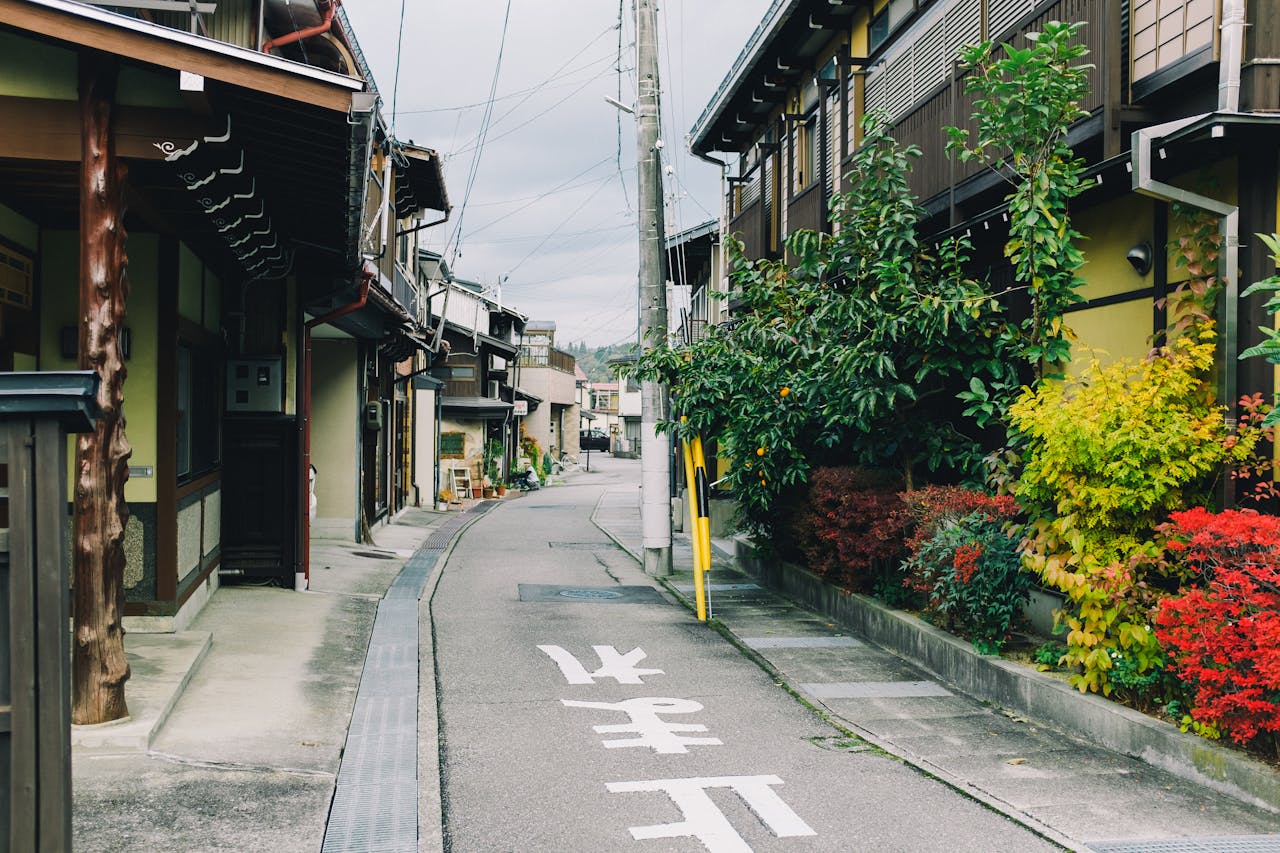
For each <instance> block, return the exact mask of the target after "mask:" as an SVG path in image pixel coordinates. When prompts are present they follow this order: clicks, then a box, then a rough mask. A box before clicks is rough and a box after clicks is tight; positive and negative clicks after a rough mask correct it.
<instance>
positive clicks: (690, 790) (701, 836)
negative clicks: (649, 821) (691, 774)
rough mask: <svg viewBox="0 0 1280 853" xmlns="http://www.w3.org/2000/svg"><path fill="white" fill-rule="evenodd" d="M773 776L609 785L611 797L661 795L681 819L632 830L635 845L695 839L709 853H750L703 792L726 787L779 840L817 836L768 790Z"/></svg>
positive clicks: (776, 780)
mask: <svg viewBox="0 0 1280 853" xmlns="http://www.w3.org/2000/svg"><path fill="white" fill-rule="evenodd" d="M781 784H782V780H781V779H779V778H778V777H777V776H709V777H703V778H694V779H655V780H652V781H648V782H610V783H609V784H608V789H609V791H610V792H611V793H614V794H623V793H638V792H646V791H663V792H665V793H666V794H667V796H669V797H670V798H671V800H672V802H674V803H675V804H676V806H677V807H678V808H679V809H680V813H681V814H683V815H684V818H685V819H684V820H683V821H681V822H680V823H661V824H656V825H654V826H633V827H631V828H630V831H631V837H632V838H634V839H635V840H637V841H643V840H647V839H653V838H696V839H698V840H699V841H701V842H702V844H703V846H704V847H706V848H707V850H709V851H711V853H751V848H750V847H749V846H748V845H747V843H746V842H745V841H743V840H742V836H741V835H739V834H738V833H737V831H736V830H735V829H734V828H733V825H732V824H730V823H729V819H728V818H726V817H725V816H724V812H722V811H720V809H719V807H717V806H716V804H715V802H714V801H712V799H711V797H709V796H707V791H706V789H707V788H730V789H732V790H733V791H734V792H735V793H736V794H737V795H738V796H739V797H741V798H742V800H743V802H745V803H746V804H747V806H748V807H750V809H751V811H753V812H754V813H755V815H756V817H758V818H760V821H761V822H762V823H763V824H764V825H765V826H766V827H768V828H769V831H770V832H772V833H773V834H774V835H776V836H777V837H779V838H796V837H799V836H806V835H817V833H816V832H814V831H813V829H811V828H810V827H809V825H808V824H807V823H805V822H804V821H803V820H801V819H800V816H799V815H797V814H796V813H795V812H793V811H792V810H791V807H790V806H788V805H787V804H786V803H784V802H783V801H782V798H781V797H779V796H778V795H777V793H776V792H774V790H773V789H772V788H771V787H769V786H770V785H781Z"/></svg>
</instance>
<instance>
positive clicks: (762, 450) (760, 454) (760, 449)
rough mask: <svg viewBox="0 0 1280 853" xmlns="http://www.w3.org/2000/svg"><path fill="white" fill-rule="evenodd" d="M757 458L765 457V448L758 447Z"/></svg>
mask: <svg viewBox="0 0 1280 853" xmlns="http://www.w3.org/2000/svg"><path fill="white" fill-rule="evenodd" d="M756 456H764V448H763V447H758V448H756Z"/></svg>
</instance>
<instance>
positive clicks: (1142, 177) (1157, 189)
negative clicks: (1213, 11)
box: [1130, 0, 1244, 506]
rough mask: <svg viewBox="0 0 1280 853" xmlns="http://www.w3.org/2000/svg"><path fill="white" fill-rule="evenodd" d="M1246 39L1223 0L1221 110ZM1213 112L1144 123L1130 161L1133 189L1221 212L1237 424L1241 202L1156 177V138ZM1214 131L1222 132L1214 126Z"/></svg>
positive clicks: (1232, 107)
mask: <svg viewBox="0 0 1280 853" xmlns="http://www.w3.org/2000/svg"><path fill="white" fill-rule="evenodd" d="M1243 43H1244V2H1243V0H1223V3H1222V48H1221V55H1220V58H1219V67H1218V112H1219V113H1238V112H1239V111H1240V62H1241V56H1242V53H1243ZM1210 115H1213V114H1212V113H1207V114H1204V115H1197V116H1190V117H1188V118H1182V119H1177V120H1175V121H1171V122H1166V123H1164V124H1158V125H1153V126H1152V127H1147V128H1143V129H1142V130H1138V131H1136V132H1135V133H1134V134H1133V141H1132V150H1131V152H1130V162H1131V164H1132V167H1133V189H1134V190H1135V191H1136V192H1139V193H1141V194H1143V195H1146V196H1150V197H1151V198H1155V199H1159V200H1160V201H1172V202H1179V203H1182V204H1187V205H1191V206H1193V207H1198V208H1200V209H1201V210H1205V211H1208V212H1210V213H1213V214H1216V215H1217V216H1218V218H1219V230H1220V233H1221V235H1222V259H1221V263H1220V266H1221V268H1222V270H1223V273H1224V278H1225V287H1224V293H1223V302H1224V307H1223V318H1222V333H1221V337H1220V340H1221V341H1222V353H1221V354H1222V373H1221V376H1220V378H1219V386H1218V387H1219V388H1220V389H1221V391H1220V397H1221V400H1222V403H1223V404H1224V405H1225V406H1226V407H1227V422H1228V424H1229V425H1231V426H1234V424H1235V420H1236V419H1235V406H1236V401H1237V399H1238V398H1239V392H1238V390H1237V387H1236V385H1237V377H1236V362H1237V361H1238V360H1239V359H1238V356H1239V349H1240V341H1239V325H1240V318H1239V303H1240V208H1239V207H1238V206H1236V205H1232V204H1227V203H1226V202H1224V201H1219V200H1218V199H1214V198H1209V197H1208V196H1204V195H1200V194H1198V193H1193V192H1190V191H1188V190H1184V189H1182V188H1181V187H1175V186H1173V185H1172V184H1166V183H1163V182H1161V181H1157V180H1155V179H1154V178H1153V177H1152V175H1151V143H1152V140H1155V139H1162V138H1164V137H1166V136H1169V135H1170V134H1172V133H1175V132H1176V131H1178V130H1180V129H1182V128H1184V127H1186V126H1188V125H1191V124H1194V123H1196V122H1198V121H1202V120H1203V119H1205V118H1208V117H1209V116H1210ZM1213 133H1214V135H1215V136H1217V135H1220V133H1221V132H1220V129H1217V128H1215V129H1214V131H1213ZM1224 489H1225V494H1224V498H1225V500H1224V503H1225V504H1226V505H1228V506H1229V505H1231V504H1232V503H1234V501H1235V483H1234V481H1232V480H1231V479H1230V478H1228V479H1227V480H1226V481H1225V483H1224Z"/></svg>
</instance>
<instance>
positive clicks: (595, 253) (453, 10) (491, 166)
mask: <svg viewBox="0 0 1280 853" xmlns="http://www.w3.org/2000/svg"><path fill="white" fill-rule="evenodd" d="M632 2H633V0H622V16H621V17H622V27H621V30H619V27H618V23H619V3H618V2H617V0H510V3H509V8H510V12H509V16H508V12H507V10H508V0H465V2H456V0H450V2H440V0H347V2H345V3H344V4H343V8H344V9H345V10H346V13H347V16H348V18H349V19H350V21H351V25H352V29H354V30H355V34H356V37H357V39H358V40H359V42H360V46H361V48H362V49H363V51H364V53H365V57H366V58H367V60H368V62H369V65H370V66H371V69H372V72H373V76H374V79H375V80H376V82H377V85H378V90H379V92H380V93H381V95H382V99H383V114H384V116H385V118H386V119H387V121H388V122H390V121H392V120H393V113H394V125H395V135H396V136H397V138H399V139H402V140H412V141H413V142H415V143H417V144H418V145H424V146H426V147H428V148H434V149H435V150H436V151H438V152H440V153H441V154H442V155H443V156H444V158H445V159H444V163H445V186H446V189H447V191H448V194H449V200H450V202H451V203H452V205H453V212H452V214H451V216H450V221H449V222H448V223H446V224H445V225H442V226H438V227H436V228H432V229H430V231H428V232H427V239H426V246H427V248H430V249H433V250H435V251H443V252H444V255H445V258H446V259H452V263H451V266H452V268H453V270H454V273H455V274H456V275H457V276H458V277H460V278H465V279H469V280H471V281H477V282H480V283H481V284H485V285H492V284H496V283H498V282H499V280H500V279H502V278H503V277H504V276H505V277H506V278H505V283H504V285H503V288H502V301H503V304H504V305H510V306H512V307H514V308H515V309H516V310H518V311H520V312H522V313H524V314H526V315H527V316H528V317H529V318H530V319H534V320H553V321H555V323H556V327H557V329H556V342H557V344H558V345H559V346H560V347H562V348H567V346H568V345H570V344H574V345H576V344H578V343H579V342H582V341H585V342H586V343H587V345H588V346H592V347H595V346H606V345H609V344H614V343H624V342H627V341H633V340H635V333H636V326H637V308H636V305H637V283H636V270H637V246H638V236H637V227H638V226H637V223H636V217H635V206H636V175H635V160H636V141H635V121H634V118H633V117H632V116H631V115H629V114H627V113H624V112H622V111H620V110H618V109H617V108H615V107H614V106H612V105H610V104H609V103H608V102H606V101H605V97H606V96H608V97H612V98H617V99H618V100H620V101H622V102H623V103H624V104H627V105H632V104H634V103H635V85H636V83H635V81H636V77H635V13H634V10H633V9H632ZM768 6H769V0H665V2H663V3H661V4H660V5H659V7H658V38H659V77H660V80H661V86H662V95H661V97H662V111H663V120H662V135H663V140H664V147H663V154H664V158H666V169H665V172H666V174H665V176H664V180H665V194H666V196H667V207H666V221H667V230H668V233H671V232H673V231H679V230H683V229H686V228H691V227H693V226H695V225H699V224H701V223H703V222H706V221H707V220H710V219H715V218H717V217H718V216H719V210H720V198H719V195H720V175H719V170H718V169H717V168H716V167H715V166H712V165H710V164H707V163H705V162H703V161H701V160H697V159H695V158H693V157H691V156H690V155H689V154H688V149H687V145H686V142H685V138H686V136H687V134H688V132H689V130H690V128H692V126H693V123H694V122H695V121H696V120H697V118H698V116H699V115H700V114H701V113H702V110H703V108H704V107H705V106H706V104H707V102H708V101H709V100H710V99H711V96H712V95H713V94H714V92H715V90H716V88H717V87H718V86H719V85H720V82H721V80H723V79H724V77H725V75H726V74H727V73H728V72H729V70H730V68H731V67H732V64H733V61H734V60H735V59H736V58H737V56H738V53H739V52H740V51H741V49H742V47H743V45H744V44H745V43H746V40H747V38H748V37H749V36H750V34H751V32H752V31H753V30H754V29H755V27H756V25H757V24H758V23H759V22H760V19H761V17H762V16H763V15H764V13H765V11H766V9H767V8H768ZM401 9H403V10H404V18H403V29H401ZM504 18H506V27H505V30H506V37H505V41H504V39H503V30H504ZM620 32H621V37H622V44H621V52H620V51H619V34H620ZM397 42H399V44H400V49H399V51H397ZM500 54H501V62H500V63H499V55H500ZM397 55H398V56H399V74H398V75H397V73H396V60H397ZM619 56H621V69H622V73H621V75H619V73H618V70H617V69H618V66H619ZM495 68H496V69H497V78H496V83H495ZM619 86H621V96H619ZM491 92H492V93H493V95H494V99H493V101H492V108H491V110H486V104H487V103H488V102H489V99H490V93H491ZM486 112H488V113H489V122H488V125H487V128H488V129H487V132H484V130H483V129H484V128H485V115H486ZM482 135H483V138H484V141H483V144H482V145H481V144H479V140H480V139H481V136H482ZM477 152H478V153H479V158H478V160H477V158H476V154H477ZM671 307H672V309H673V312H672V317H673V321H674V320H675V318H676V317H678V308H679V306H678V305H673V306H671Z"/></svg>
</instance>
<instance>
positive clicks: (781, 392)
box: [778, 385, 791, 397]
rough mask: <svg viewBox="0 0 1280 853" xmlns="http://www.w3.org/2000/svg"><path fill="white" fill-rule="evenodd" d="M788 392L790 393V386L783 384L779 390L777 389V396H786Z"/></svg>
mask: <svg viewBox="0 0 1280 853" xmlns="http://www.w3.org/2000/svg"><path fill="white" fill-rule="evenodd" d="M790 393H791V389H790V388H788V387H787V386H785V385H783V386H782V388H781V390H779V391H778V396H779V397H785V396H787V395H788V394H790Z"/></svg>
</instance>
